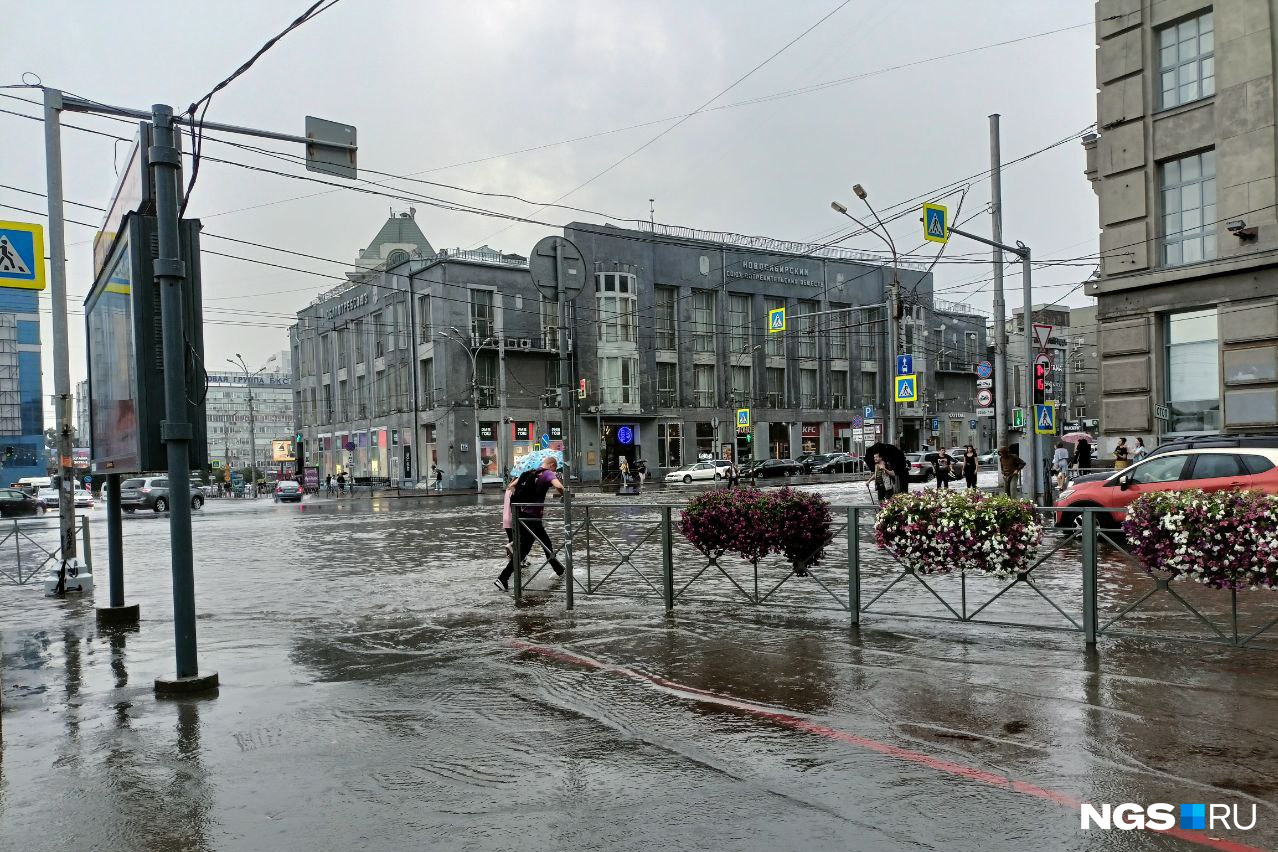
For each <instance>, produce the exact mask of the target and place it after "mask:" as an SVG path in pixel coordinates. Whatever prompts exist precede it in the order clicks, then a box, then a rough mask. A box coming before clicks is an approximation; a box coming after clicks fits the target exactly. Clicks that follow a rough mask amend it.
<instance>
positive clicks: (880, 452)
mask: <svg viewBox="0 0 1278 852" xmlns="http://www.w3.org/2000/svg"><path fill="white" fill-rule="evenodd" d="M875 456H882V457H883V461H884V463H886V464H887V466H888V467H890V468H891V469H892V470H900V469H901V468H905V469H906V470H908V469H909V464H908V463H907V462H906V460H905V453H904V452H902V451H901V448H900V447H898V446H896V445H895V444H883V443H879V444H871V445H870V446H868V447H866V448H865V463H866V465H867V466H868V467H874V457H875Z"/></svg>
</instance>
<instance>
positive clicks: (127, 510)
mask: <svg viewBox="0 0 1278 852" xmlns="http://www.w3.org/2000/svg"><path fill="white" fill-rule="evenodd" d="M134 511H135V510H134V509H125V510H124V514H126V515H132V514H133V512H134Z"/></svg>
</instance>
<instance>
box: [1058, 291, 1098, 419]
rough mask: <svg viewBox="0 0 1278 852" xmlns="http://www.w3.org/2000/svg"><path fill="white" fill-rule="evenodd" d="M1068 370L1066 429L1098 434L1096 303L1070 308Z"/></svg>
mask: <svg viewBox="0 0 1278 852" xmlns="http://www.w3.org/2000/svg"><path fill="white" fill-rule="evenodd" d="M1068 331H1069V337H1068V339H1069V349H1068V353H1067V355H1068V359H1069V360H1068V363H1069V372H1068V375H1067V377H1066V378H1067V381H1066V395H1065V400H1064V402H1065V407H1066V409H1067V411H1068V414H1067V416H1065V417H1064V418H1062V419H1063V423H1064V426H1065V428H1066V430H1067V431H1081V432H1089V433H1091V434H1093V435H1094V434H1096V431H1097V429H1098V428H1099V426H1100V412H1101V408H1100V345H1099V344H1100V334H1099V333H1098V330H1097V326H1096V306H1095V305H1089V306H1087V307H1084V308H1071V309H1070V312H1069V329H1068Z"/></svg>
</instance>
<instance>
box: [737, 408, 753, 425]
mask: <svg viewBox="0 0 1278 852" xmlns="http://www.w3.org/2000/svg"><path fill="white" fill-rule="evenodd" d="M737 428H738V429H749V428H750V409H748V408H738V409H737Z"/></svg>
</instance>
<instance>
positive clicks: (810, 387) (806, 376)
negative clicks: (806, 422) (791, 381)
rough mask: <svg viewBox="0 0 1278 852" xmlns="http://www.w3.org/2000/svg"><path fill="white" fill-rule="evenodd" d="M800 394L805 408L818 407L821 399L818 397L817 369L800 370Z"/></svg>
mask: <svg viewBox="0 0 1278 852" xmlns="http://www.w3.org/2000/svg"><path fill="white" fill-rule="evenodd" d="M799 396H800V400H799V402H800V404H801V405H802V406H803V407H804V408H816V407H817V405H818V402H819V400H818V399H817V371H816V370H808V369H801V370H799Z"/></svg>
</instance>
